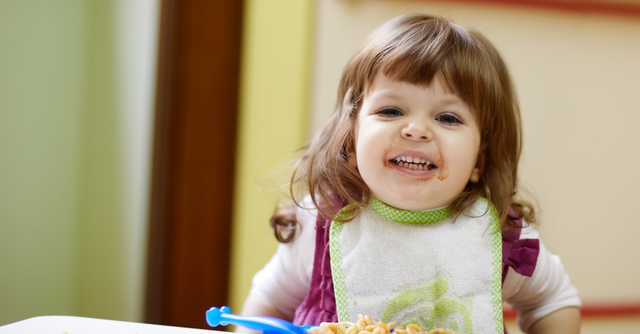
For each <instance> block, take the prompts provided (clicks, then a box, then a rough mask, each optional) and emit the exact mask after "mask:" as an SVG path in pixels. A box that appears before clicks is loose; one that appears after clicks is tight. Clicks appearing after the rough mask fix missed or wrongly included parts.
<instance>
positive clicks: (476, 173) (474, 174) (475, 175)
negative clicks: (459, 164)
mask: <svg viewBox="0 0 640 334" xmlns="http://www.w3.org/2000/svg"><path fill="white" fill-rule="evenodd" d="M481 173H482V171H481V170H480V168H478V167H476V168H474V169H473V171H471V176H470V177H469V182H471V183H478V181H480V174H481Z"/></svg>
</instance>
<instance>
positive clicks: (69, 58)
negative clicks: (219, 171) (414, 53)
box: [0, 0, 640, 333]
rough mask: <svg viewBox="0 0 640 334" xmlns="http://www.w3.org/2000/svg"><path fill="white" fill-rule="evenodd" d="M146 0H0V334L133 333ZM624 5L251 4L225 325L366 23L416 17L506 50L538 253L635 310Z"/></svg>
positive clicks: (586, 291) (265, 248)
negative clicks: (4, 331)
mask: <svg viewBox="0 0 640 334" xmlns="http://www.w3.org/2000/svg"><path fill="white" fill-rule="evenodd" d="M515 2H518V1H515ZM523 2H524V1H523ZM158 3H159V0H136V1H124V0H112V1H90V0H85V1H81V0H60V1H56V2H50V1H44V0H29V1H18V0H0V324H3V323H7V322H12V321H16V320H20V319H24V318H27V317H31V316H37V315H44V314H69V315H81V316H92V317H102V318H112V319H122V320H134V321H140V320H141V319H142V297H143V296H142V295H143V291H144V287H143V282H144V278H143V276H144V268H145V258H146V251H145V249H146V239H145V237H146V233H147V232H146V222H147V209H148V189H149V185H148V180H149V173H150V171H149V169H150V167H149V159H150V150H151V143H150V138H151V133H150V129H151V124H152V120H153V116H152V112H153V108H154V106H153V103H152V102H153V100H154V96H153V93H154V89H155V72H154V70H155V59H156V58H155V57H156V53H155V52H156V34H157V25H158V23H157V20H158V17H159V13H158V8H159V4H158ZM529 3H530V2H529ZM607 3H612V4H616V3H618V2H615V1H611V2H609V1H607ZM625 3H628V4H631V5H634V6H636V7H630V8H636V12H635V14H634V12H633V11H630V12H629V13H627V15H625V13H623V12H619V13H616V14H606V13H593V12H580V11H576V10H570V11H567V10H555V9H548V8H547V9H545V8H540V7H538V8H536V7H526V6H505V5H496V4H490V3H483V2H481V1H475V2H474V1H467V2H465V1H459V2H444V1H441V2H438V1H388V0H321V1H312V0H304V1H302V0H273V1H268V2H266V1H261V0H246V1H245V22H244V27H243V29H244V31H243V33H244V36H245V37H244V41H243V49H244V51H243V59H242V73H241V79H242V80H241V81H242V82H241V97H240V115H239V117H240V119H239V124H238V131H239V138H238V148H237V150H238V160H237V166H238V167H237V172H236V184H237V186H236V193H235V195H234V199H235V206H234V212H235V214H234V215H235V218H234V226H233V228H234V237H233V253H232V260H233V267H232V269H231V272H230V273H229V275H231V286H230V287H229V289H230V292H231V297H230V300H229V305H230V306H231V307H232V309H234V310H239V309H240V307H241V305H242V301H243V300H244V298H245V297H246V294H247V292H248V290H249V287H250V281H251V277H252V276H253V274H254V273H255V272H256V271H257V270H259V269H260V268H261V267H262V266H263V265H264V263H266V261H268V259H269V258H270V257H271V255H272V254H273V252H274V251H275V248H276V247H277V243H276V242H275V239H274V238H273V237H272V233H271V230H270V228H269V227H268V219H269V217H270V215H271V213H272V210H273V208H274V206H275V202H276V200H277V198H278V197H279V191H278V190H277V189H275V186H276V185H278V184H280V182H282V181H283V178H281V175H282V174H283V173H282V171H286V170H287V167H286V164H285V162H286V161H287V160H288V159H290V158H291V157H292V152H293V151H294V150H295V149H296V148H298V147H300V146H301V145H302V144H303V143H304V141H305V140H306V139H307V138H309V136H311V135H312V134H313V133H314V132H315V131H316V130H317V129H318V128H319V127H320V126H321V124H323V122H324V121H325V120H326V119H327V118H328V115H329V113H330V111H331V109H332V107H333V104H334V102H335V100H334V99H335V95H336V87H337V84H338V80H339V76H340V72H341V70H342V68H343V66H344V65H345V63H346V62H347V60H348V58H349V57H350V56H351V54H353V52H354V51H355V50H356V48H357V47H358V46H359V45H360V43H361V42H362V40H363V39H364V38H365V37H366V36H367V35H368V34H369V33H370V32H371V31H372V30H373V29H374V28H375V27H377V26H378V25H380V24H382V23H383V22H385V21H386V20H388V19H390V18H392V17H394V16H396V15H399V14H403V13H408V12H416V11H418V12H427V13H438V14H441V15H443V16H445V17H446V18H449V19H452V20H453V21H455V22H457V23H459V24H461V25H463V26H466V27H470V28H476V29H478V30H480V31H481V32H483V33H484V34H485V35H486V36H487V37H488V38H489V39H490V40H492V41H493V42H494V44H495V45H496V46H497V48H498V49H499V50H500V51H501V52H502V54H503V56H504V58H505V60H506V62H507V64H508V65H509V66H510V69H511V71H512V76H513V77H514V81H515V84H516V88H517V90H518V94H519V97H520V101H521V107H522V114H523V123H524V141H525V146H524V153H523V157H522V161H521V173H522V181H523V185H524V186H526V187H527V188H529V189H530V191H531V193H532V196H533V197H534V198H536V199H537V202H538V204H539V205H540V208H541V210H540V215H539V220H540V222H541V224H540V232H541V235H542V238H543V240H544V242H545V243H546V245H547V247H549V248H550V249H551V250H552V251H553V252H555V253H557V254H559V255H560V256H561V257H562V260H563V263H564V264H565V267H566V269H567V271H568V272H569V274H570V275H571V278H572V281H573V282H574V284H575V285H576V286H577V287H578V288H579V289H580V292H581V294H582V296H583V299H584V301H585V303H590V304H591V305H628V304H634V305H637V304H638V303H639V301H640V287H639V286H638V284H637V282H640V264H638V261H637V259H636V258H635V257H636V256H637V255H639V254H640V246H639V245H638V243H637V242H635V239H634V237H636V236H638V235H640V233H639V232H640V228H639V227H638V224H635V215H634V212H633V209H632V208H633V207H634V206H635V205H634V204H635V202H637V201H638V200H640V196H639V195H638V193H637V192H636V189H638V188H639V187H640V176H638V173H634V167H635V165H636V164H637V163H638V162H639V160H640V148H638V143H639V142H640V138H639V136H640V132H638V131H636V130H635V125H636V124H638V123H639V122H638V121H639V120H640V119H639V117H640V113H639V111H640V102H639V100H638V99H637V97H636V96H637V95H638V94H639V93H640V91H639V90H640V79H639V78H640V66H638V65H637V58H638V55H640V43H638V41H640V15H639V14H638V10H637V6H640V1H636V0H627V1H625ZM221 274H224V273H221ZM212 306H213V305H212ZM587 323H588V324H587V325H586V326H587V327H585V330H584V331H583V332H584V333H589V330H591V332H592V333H595V332H596V331H599V332H602V328H604V327H598V326H607V327H606V328H607V329H611V328H613V329H615V330H616V331H617V333H637V332H638V329H640V320H638V319H637V317H636V318H629V317H625V318H613V320H610V321H604V322H600V321H596V322H594V321H591V322H587ZM589 326H590V327H589ZM611 326H618V327H611ZM514 332H515V333H517V332H516V331H514Z"/></svg>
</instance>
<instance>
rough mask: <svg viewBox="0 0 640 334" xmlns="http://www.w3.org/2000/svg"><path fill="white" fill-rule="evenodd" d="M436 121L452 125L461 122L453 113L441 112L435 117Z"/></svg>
mask: <svg viewBox="0 0 640 334" xmlns="http://www.w3.org/2000/svg"><path fill="white" fill-rule="evenodd" d="M436 121H438V122H440V123H442V124H446V125H454V124H462V121H461V120H460V118H458V116H456V115H454V114H442V115H439V116H438V117H436Z"/></svg>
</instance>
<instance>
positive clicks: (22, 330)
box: [0, 315, 228, 334]
mask: <svg viewBox="0 0 640 334" xmlns="http://www.w3.org/2000/svg"><path fill="white" fill-rule="evenodd" d="M215 333H227V332H222V331H216V330H204V329H193V328H184V327H172V326H161V325H151V324H142V323H137V322H127V321H116V320H105V319H94V318H82V317H71V316H54V315H51V316H42V317H35V318H30V319H26V320H22V321H18V322H15V323H12V324H8V325H5V326H1V327H0V334H215ZM227 334H228V333H227Z"/></svg>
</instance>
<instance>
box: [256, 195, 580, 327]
mask: <svg viewBox="0 0 640 334" xmlns="http://www.w3.org/2000/svg"><path fill="white" fill-rule="evenodd" d="M302 205H303V207H312V204H311V201H310V200H305V201H303V203H302ZM316 215H317V211H316V210H315V209H310V210H305V209H300V208H299V209H298V211H297V214H296V216H297V219H298V222H299V223H300V225H299V229H298V231H297V232H296V234H297V235H296V238H295V239H294V241H293V242H291V243H287V244H280V245H279V247H278V250H277V252H276V254H275V255H274V256H273V257H272V258H271V261H269V263H267V264H266V266H265V267H264V268H263V269H262V270H260V271H259V272H258V273H257V274H256V275H255V276H254V278H253V286H252V288H251V291H250V294H256V295H259V296H261V297H262V298H264V299H266V300H268V301H269V302H270V303H271V304H272V305H273V306H275V307H276V308H278V310H280V311H281V312H283V313H284V314H285V315H287V316H288V317H289V318H290V319H293V316H294V314H295V310H296V309H297V308H298V306H299V305H300V304H301V303H302V301H303V300H304V298H305V296H306V294H307V292H308V290H309V285H310V284H311V275H312V271H313V262H314V252H315V245H316V230H315V223H316ZM520 238H521V239H538V238H539V235H538V232H537V231H535V230H533V229H532V228H529V227H525V228H523V230H522V233H521V236H520ZM502 299H503V301H506V302H508V303H510V304H511V305H512V306H513V308H514V309H515V310H516V311H518V312H519V314H520V315H519V317H518V324H519V326H520V328H522V330H524V331H525V332H526V331H528V330H529V328H530V327H531V326H532V325H533V324H534V323H535V322H536V321H538V320H540V319H541V318H543V317H544V316H546V315H548V314H550V313H552V312H553V311H556V310H559V309H561V308H565V307H572V306H580V298H579V297H578V292H577V290H576V288H575V287H574V286H573V285H571V283H570V281H569V277H568V275H567V274H566V273H565V271H564V267H563V266H562V263H561V262H560V258H559V257H558V256H556V255H553V254H551V253H550V252H549V251H548V250H547V248H546V247H545V246H544V244H543V243H542V242H540V253H539V255H538V261H537V264H536V268H535V270H534V272H533V275H532V276H531V277H526V276H522V275H520V274H518V273H516V272H515V271H513V270H512V269H511V268H509V272H508V273H507V277H506V279H505V282H504V285H503V287H502Z"/></svg>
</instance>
